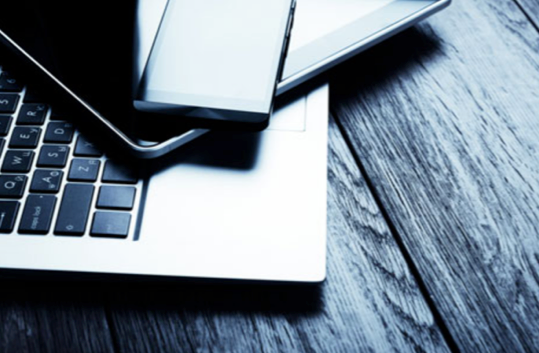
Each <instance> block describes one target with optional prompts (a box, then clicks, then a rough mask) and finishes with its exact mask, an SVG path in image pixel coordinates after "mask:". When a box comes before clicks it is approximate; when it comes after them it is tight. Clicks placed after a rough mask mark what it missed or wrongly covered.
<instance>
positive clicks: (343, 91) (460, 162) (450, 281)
mask: <svg viewBox="0 0 539 353" xmlns="http://www.w3.org/2000/svg"><path fill="white" fill-rule="evenodd" d="M530 3H531V2H530ZM412 38H415V41H413V40H412ZM411 42H415V44H414V45H410V43H411ZM538 50H539V34H538V32H537V30H536V29H535V28H534V26H532V24H531V23H530V22H529V21H528V19H527V18H526V16H525V15H524V14H523V12H522V11H521V10H520V9H519V7H518V6H517V5H516V4H515V3H514V2H512V1H511V0H498V1H483V0H468V1H456V2H455V3H454V6H453V7H452V8H451V9H450V10H449V11H447V12H445V13H444V14H443V15H441V16H438V17H436V18H433V19H432V20H431V21H429V22H428V23H425V24H422V25H421V26H420V27H419V28H418V29H417V30H415V31H410V32H408V33H406V34H405V35H403V36H400V37H398V38H396V39H395V40H392V41H391V42H389V43H387V44H385V45H383V46H382V47H379V48H377V49H376V50H374V51H372V52H370V53H369V54H367V55H366V56H364V57H363V58H360V59H359V60H356V61H354V62H352V63H349V64H348V65H346V66H344V67H341V68H340V69H339V73H337V74H336V75H335V80H334V84H333V87H332V88H333V97H334V105H333V111H334V112H335V114H336V115H337V116H338V117H339V122H340V124H341V126H342V128H343V131H345V134H346V136H347V139H348V141H349V142H350V144H351V145H352V146H353V150H354V153H355V154H356V156H357V158H358V160H359V161H360V162H361V165H362V170H363V171H364V173H365V176H366V177H367V179H368V180H369V182H370V185H371V186H372V188H371V190H372V191H373V192H374V194H375V196H376V197H377V199H378V200H379V205H381V207H382V209H383V210H384V212H385V213H386V214H387V216H388V219H389V223H390V225H391V226H392V227H394V229H395V230H396V233H397V234H398V236H399V237H400V238H401V239H402V242H403V244H404V245H405V248H406V251H407V252H408V253H409V254H410V257H411V259H412V261H413V263H414V264H415V266H417V268H418V270H419V273H420V277H421V278H422V280H423V281H424V283H425V284H426V287H427V289H428V292H429V294H430V295H431V296H432V298H433V301H434V310H436V311H438V312H439V313H440V315H441V317H442V318H443V320H444V323H445V326H446V327H447V328H448V329H449V331H450V333H451V336H452V337H453V338H454V340H455V341H456V343H457V345H458V348H460V350H461V351H462V352H495V351H509V352H532V351H538V350H539V300H538V299H539V298H538V296H539V241H538V240H539V229H538V225H539V201H538V200H539V198H538V196H539V195H538V190H539V173H538V172H539V160H538V151H539V139H538V136H539V119H538V115H537V113H538V107H539V94H538V93H539V70H538V69H539V53H538ZM375 58H376V59H377V60H376V61H375ZM373 63H375V65H372V64H373Z"/></svg>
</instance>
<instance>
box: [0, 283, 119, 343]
mask: <svg viewBox="0 0 539 353" xmlns="http://www.w3.org/2000/svg"><path fill="white" fill-rule="evenodd" d="M100 303H102V298H101V297H100V294H99V290H96V289H95V287H94V286H93V285H83V286H77V285H76V284H73V283H58V282H46V283H42V282H32V283H29V282H23V281H13V280H5V279H2V291H1V292H0V352H3V353H11V352H13V353H20V352H54V353H56V352H114V348H113V342H112V336H111V334H110V330H109V327H108V324H107V319H106V315H105V310H104V309H103V305H102V304H100Z"/></svg>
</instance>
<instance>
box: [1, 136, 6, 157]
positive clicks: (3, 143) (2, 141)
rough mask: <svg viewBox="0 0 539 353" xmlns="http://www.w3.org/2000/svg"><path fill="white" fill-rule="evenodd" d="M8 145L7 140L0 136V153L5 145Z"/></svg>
mask: <svg viewBox="0 0 539 353" xmlns="http://www.w3.org/2000/svg"><path fill="white" fill-rule="evenodd" d="M5 145H6V140H4V139H2V138H0V155H1V154H2V152H4V146H5Z"/></svg>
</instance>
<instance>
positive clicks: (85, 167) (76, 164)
mask: <svg viewBox="0 0 539 353" xmlns="http://www.w3.org/2000/svg"><path fill="white" fill-rule="evenodd" d="M100 165H101V162H100V161H99V160H97V159H80V158H77V159H74V160H72V161H71V168H69V175H68V177H67V179H68V180H70V181H91V182H93V181H96V180H97V174H98V173H99V166H100Z"/></svg>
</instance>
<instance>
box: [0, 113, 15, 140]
mask: <svg viewBox="0 0 539 353" xmlns="http://www.w3.org/2000/svg"><path fill="white" fill-rule="evenodd" d="M12 120H13V118H12V117H10V116H9V115H4V116H0V136H6V135H7V133H8V132H9V128H10V127H11V121H12Z"/></svg>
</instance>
